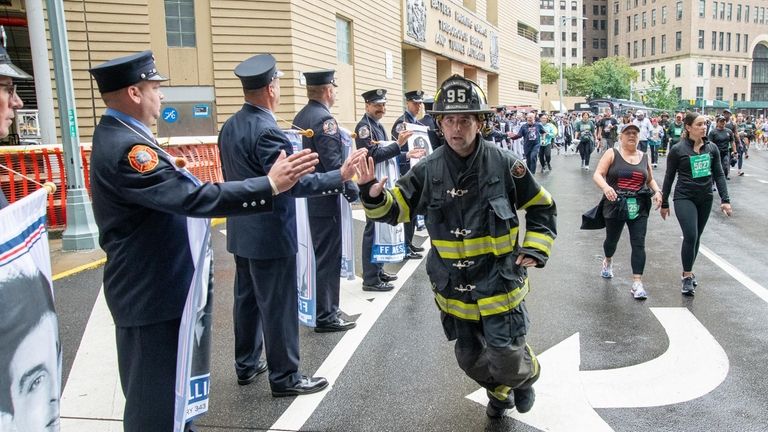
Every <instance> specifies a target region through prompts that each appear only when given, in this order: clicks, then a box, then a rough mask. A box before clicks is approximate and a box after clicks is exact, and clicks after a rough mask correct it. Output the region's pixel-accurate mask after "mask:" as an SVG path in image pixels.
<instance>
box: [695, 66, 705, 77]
mask: <svg viewBox="0 0 768 432" xmlns="http://www.w3.org/2000/svg"><path fill="white" fill-rule="evenodd" d="M696 76H699V77H703V76H704V63H696Z"/></svg>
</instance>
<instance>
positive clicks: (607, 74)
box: [586, 57, 638, 99]
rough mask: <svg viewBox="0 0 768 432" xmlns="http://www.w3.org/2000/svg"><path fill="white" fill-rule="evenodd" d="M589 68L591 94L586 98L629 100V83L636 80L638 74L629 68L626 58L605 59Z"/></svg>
mask: <svg viewBox="0 0 768 432" xmlns="http://www.w3.org/2000/svg"><path fill="white" fill-rule="evenodd" d="M590 67H591V69H592V70H591V72H592V74H591V76H592V80H591V92H590V93H588V94H586V96H591V97H593V98H602V97H612V98H618V99H628V98H629V92H630V83H631V82H633V81H635V80H636V79H637V76H638V73H637V71H636V70H634V69H632V68H631V67H630V66H629V61H628V60H627V59H626V58H624V57H607V58H604V59H600V60H598V61H596V62H594V63H592V66H590Z"/></svg>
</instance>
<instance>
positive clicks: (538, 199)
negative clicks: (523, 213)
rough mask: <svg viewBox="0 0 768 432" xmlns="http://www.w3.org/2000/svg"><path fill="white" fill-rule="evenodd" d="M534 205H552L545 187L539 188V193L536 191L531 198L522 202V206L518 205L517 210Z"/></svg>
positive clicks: (550, 196)
mask: <svg viewBox="0 0 768 432" xmlns="http://www.w3.org/2000/svg"><path fill="white" fill-rule="evenodd" d="M535 205H540V206H550V205H552V195H550V194H549V192H547V190H546V189H544V188H541V189H539V193H537V194H536V196H534V197H533V198H531V200H530V201H528V202H527V203H525V204H523V205H522V207H520V208H519V209H518V210H525V209H527V208H528V207H530V206H535Z"/></svg>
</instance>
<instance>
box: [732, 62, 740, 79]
mask: <svg viewBox="0 0 768 432" xmlns="http://www.w3.org/2000/svg"><path fill="white" fill-rule="evenodd" d="M733 75H734V76H735V77H736V78H738V77H739V65H734V66H733Z"/></svg>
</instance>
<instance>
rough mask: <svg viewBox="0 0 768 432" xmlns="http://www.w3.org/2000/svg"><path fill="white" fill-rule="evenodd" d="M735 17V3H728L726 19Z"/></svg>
mask: <svg viewBox="0 0 768 432" xmlns="http://www.w3.org/2000/svg"><path fill="white" fill-rule="evenodd" d="M732 17H733V3H728V9H726V11H725V19H727V20H728V21H730V20H731V18H732Z"/></svg>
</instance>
